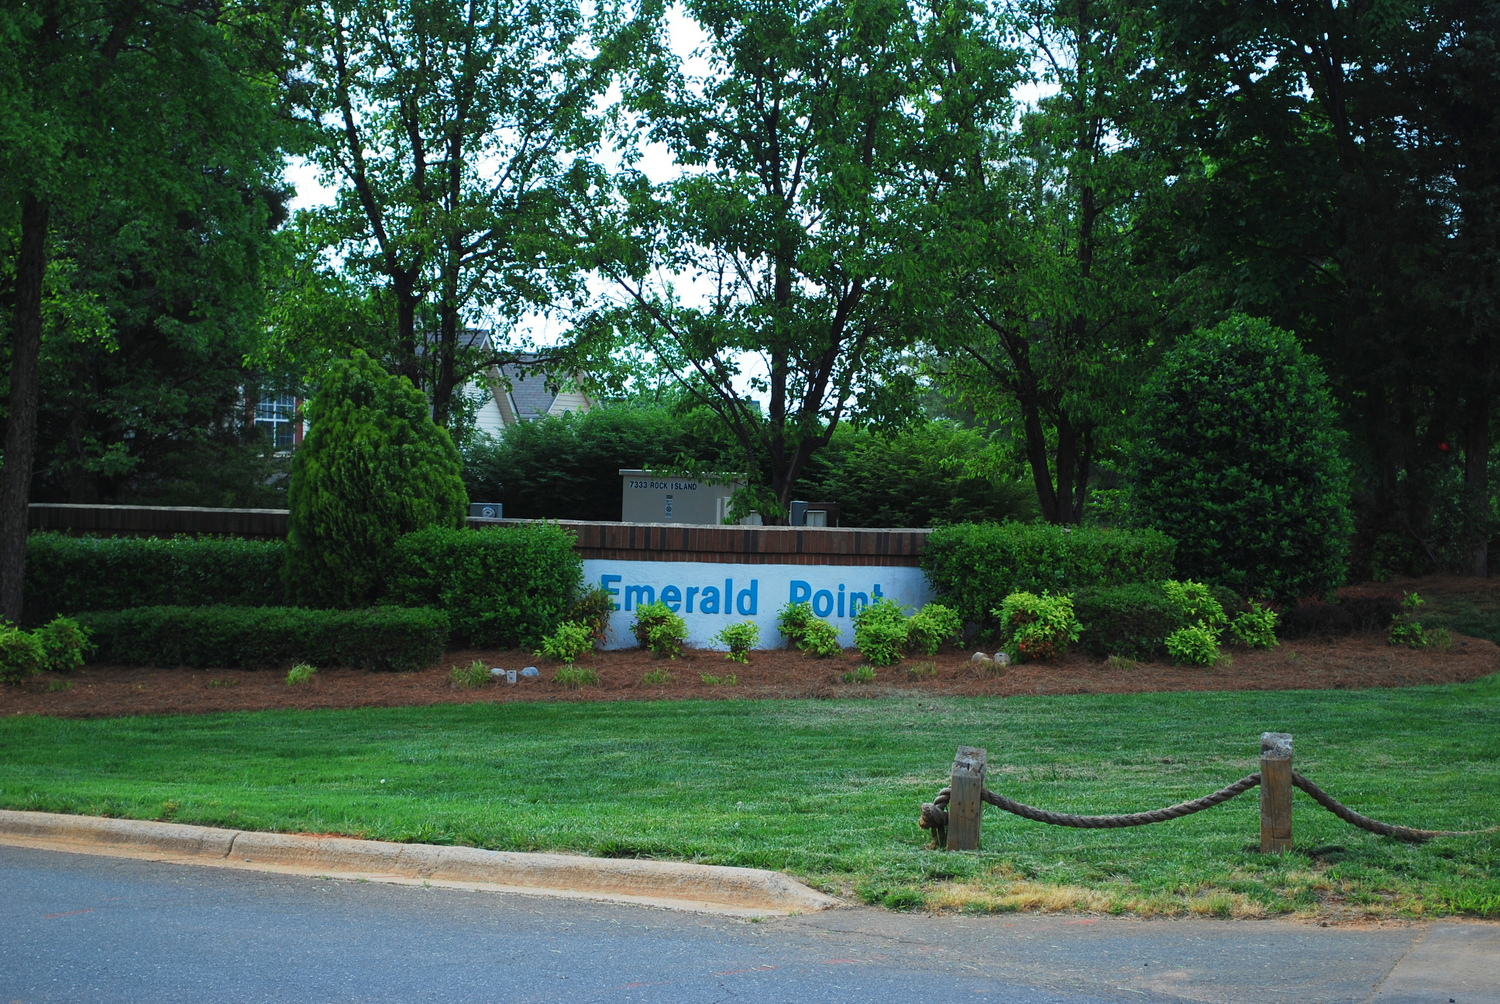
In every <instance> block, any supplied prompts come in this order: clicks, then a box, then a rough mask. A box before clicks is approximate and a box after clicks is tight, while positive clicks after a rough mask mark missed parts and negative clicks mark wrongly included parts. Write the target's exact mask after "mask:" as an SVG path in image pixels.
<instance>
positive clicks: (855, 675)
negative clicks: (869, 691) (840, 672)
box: [843, 666, 875, 683]
mask: <svg viewBox="0 0 1500 1004" xmlns="http://www.w3.org/2000/svg"><path fill="white" fill-rule="evenodd" d="M843 680H844V682H845V683H874V682H875V671H874V670H873V669H871V668H870V667H869V666H855V667H854V668H853V669H851V670H848V671H846V672H845V673H844V676H843Z"/></svg>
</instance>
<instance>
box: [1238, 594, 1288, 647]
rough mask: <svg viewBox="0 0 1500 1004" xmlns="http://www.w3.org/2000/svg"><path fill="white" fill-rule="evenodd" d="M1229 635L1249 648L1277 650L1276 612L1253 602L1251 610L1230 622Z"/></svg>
mask: <svg viewBox="0 0 1500 1004" xmlns="http://www.w3.org/2000/svg"><path fill="white" fill-rule="evenodd" d="M1229 635H1230V637H1231V638H1233V639H1234V640H1235V641H1237V642H1239V643H1240V644H1241V645H1244V646H1246V647H1248V648H1275V647H1276V645H1277V641H1276V611H1274V610H1268V609H1266V608H1265V607H1263V606H1261V605H1260V604H1259V603H1254V602H1252V603H1251V604H1250V609H1249V610H1247V611H1245V612H1244V613H1242V614H1240V615H1238V616H1237V617H1235V618H1234V620H1232V621H1230V622H1229Z"/></svg>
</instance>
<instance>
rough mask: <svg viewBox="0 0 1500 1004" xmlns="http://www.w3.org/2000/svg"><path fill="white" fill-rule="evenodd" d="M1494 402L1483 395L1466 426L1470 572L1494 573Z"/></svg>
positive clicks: (1471, 408)
mask: <svg viewBox="0 0 1500 1004" xmlns="http://www.w3.org/2000/svg"><path fill="white" fill-rule="evenodd" d="M1489 461H1490V403H1489V398H1488V396H1487V395H1479V399H1478V400H1477V401H1473V402H1471V403H1470V405H1469V409H1468V415H1467V421H1466V423H1465V428H1464V524H1465V529H1466V530H1467V531H1468V538H1469V539H1468V544H1469V571H1470V574H1472V575H1474V576H1476V577H1478V578H1481V579H1485V578H1488V577H1489V574H1490V531H1491V530H1492V529H1493V527H1491V526H1490V497H1491V487H1490V470H1489Z"/></svg>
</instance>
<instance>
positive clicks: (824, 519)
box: [786, 500, 839, 526]
mask: <svg viewBox="0 0 1500 1004" xmlns="http://www.w3.org/2000/svg"><path fill="white" fill-rule="evenodd" d="M786 521H787V522H788V523H790V524H791V525H792V526H838V525H839V504H838V503H837V502H802V501H800V500H799V501H793V502H791V503H789V504H788V506H787V520H786Z"/></svg>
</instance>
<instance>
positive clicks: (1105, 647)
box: [1073, 582, 1188, 659]
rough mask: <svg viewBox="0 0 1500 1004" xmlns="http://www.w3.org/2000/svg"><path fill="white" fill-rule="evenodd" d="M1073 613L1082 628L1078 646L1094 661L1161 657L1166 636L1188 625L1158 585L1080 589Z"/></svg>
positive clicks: (1163, 654) (1159, 584)
mask: <svg viewBox="0 0 1500 1004" xmlns="http://www.w3.org/2000/svg"><path fill="white" fill-rule="evenodd" d="M1073 610H1074V612H1075V613H1076V614H1077V616H1078V620H1079V623H1081V624H1082V625H1083V634H1082V635H1080V636H1079V639H1078V646H1079V647H1080V648H1081V649H1083V650H1084V651H1085V652H1087V653H1088V654H1089V655H1091V656H1094V657H1095V658H1097V659H1102V658H1104V657H1106V656H1111V655H1118V656H1124V657H1125V658H1128V659H1155V658H1159V657H1162V656H1165V655H1166V654H1167V646H1166V640H1167V635H1169V634H1171V633H1172V632H1173V631H1176V630H1177V629H1178V628H1181V627H1186V626H1187V624H1188V621H1187V618H1185V617H1184V616H1183V613H1182V609H1181V607H1179V606H1178V605H1177V604H1175V603H1173V602H1172V601H1171V600H1170V599H1168V598H1167V593H1166V590H1165V589H1163V588H1162V586H1161V583H1159V582H1128V583H1125V584H1124V585H1119V586H1104V587H1101V588H1099V589H1080V590H1078V592H1076V593H1075V594H1074V595H1073Z"/></svg>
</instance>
